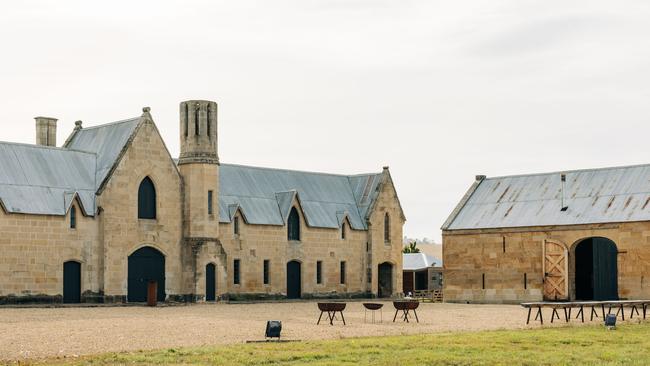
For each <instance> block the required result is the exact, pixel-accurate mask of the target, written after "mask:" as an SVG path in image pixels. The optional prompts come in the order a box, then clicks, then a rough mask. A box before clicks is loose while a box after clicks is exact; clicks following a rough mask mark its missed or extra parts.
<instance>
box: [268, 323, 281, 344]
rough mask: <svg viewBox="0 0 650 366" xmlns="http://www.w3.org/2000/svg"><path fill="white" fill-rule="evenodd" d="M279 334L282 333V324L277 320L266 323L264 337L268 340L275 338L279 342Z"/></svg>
mask: <svg viewBox="0 0 650 366" xmlns="http://www.w3.org/2000/svg"><path fill="white" fill-rule="evenodd" d="M280 332H282V322H281V321H279V320H269V321H267V322H266V333H265V334H264V336H265V337H266V338H267V339H268V338H277V339H278V340H280Z"/></svg>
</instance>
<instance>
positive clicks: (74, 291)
mask: <svg viewBox="0 0 650 366" xmlns="http://www.w3.org/2000/svg"><path fill="white" fill-rule="evenodd" d="M63 302H64V303H66V304H76V303H79V302H81V263H79V262H75V261H68V262H65V263H63Z"/></svg>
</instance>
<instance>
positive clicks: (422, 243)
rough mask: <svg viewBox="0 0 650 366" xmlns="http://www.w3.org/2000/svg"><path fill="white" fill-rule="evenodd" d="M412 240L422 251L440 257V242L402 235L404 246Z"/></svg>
mask: <svg viewBox="0 0 650 366" xmlns="http://www.w3.org/2000/svg"><path fill="white" fill-rule="evenodd" d="M414 241H415V242H416V243H417V247H418V248H420V251H421V252H422V253H425V254H428V255H431V256H434V257H436V258H440V259H442V244H438V243H436V242H434V241H433V240H431V239H429V238H423V239H412V238H407V237H404V241H403V243H404V246H406V245H408V244H409V243H412V242H414Z"/></svg>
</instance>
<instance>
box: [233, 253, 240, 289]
mask: <svg viewBox="0 0 650 366" xmlns="http://www.w3.org/2000/svg"><path fill="white" fill-rule="evenodd" d="M232 269H233V276H232V282H233V283H234V284H235V285H239V259H235V261H234V263H233V268H232Z"/></svg>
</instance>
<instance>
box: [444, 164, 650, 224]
mask: <svg viewBox="0 0 650 366" xmlns="http://www.w3.org/2000/svg"><path fill="white" fill-rule="evenodd" d="M562 174H565V176H566V182H565V183H564V189H562V180H561V175H562ZM563 197H564V205H563V203H562V202H563ZM562 206H565V207H566V209H565V210H562ZM631 221H650V164H646V165H636V166H625V167H613V168H602V169H588V170H574V171H567V172H556V173H544V174H531V175H515V176H506V177H496V178H486V179H479V180H478V181H477V182H475V183H474V184H473V185H472V188H471V189H470V191H469V192H468V193H467V195H466V197H464V199H463V201H461V203H460V204H459V206H458V207H457V208H456V210H454V212H452V215H451V216H450V217H449V219H448V220H447V222H445V224H444V225H443V227H442V229H443V230H462V229H483V228H502V227H527V226H551V225H577V224H595V223H607V222H631Z"/></svg>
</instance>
